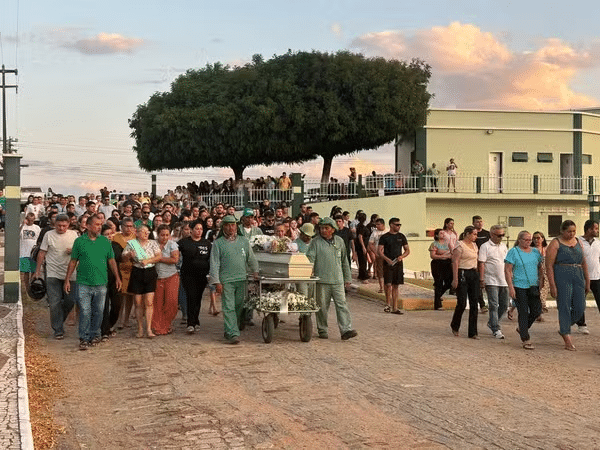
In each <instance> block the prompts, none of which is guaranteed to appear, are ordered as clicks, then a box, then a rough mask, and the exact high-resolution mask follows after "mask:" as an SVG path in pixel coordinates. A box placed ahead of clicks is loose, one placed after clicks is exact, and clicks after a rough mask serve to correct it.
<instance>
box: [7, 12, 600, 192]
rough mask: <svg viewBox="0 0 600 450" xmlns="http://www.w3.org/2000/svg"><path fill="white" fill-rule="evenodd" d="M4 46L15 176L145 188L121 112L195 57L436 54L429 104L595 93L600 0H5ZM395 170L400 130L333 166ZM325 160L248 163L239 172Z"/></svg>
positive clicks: (186, 176)
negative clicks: (395, 138) (394, 140)
mask: <svg viewBox="0 0 600 450" xmlns="http://www.w3.org/2000/svg"><path fill="white" fill-rule="evenodd" d="M1 5H2V14H1V15H0V58H1V60H2V64H4V65H5V66H6V68H7V69H14V68H17V69H18V71H19V74H18V76H16V77H15V76H14V75H12V74H7V75H6V80H7V84H15V83H16V84H18V86H19V88H18V93H17V92H15V90H14V89H8V90H7V91H6V98H7V108H6V113H7V119H8V125H7V127H8V132H7V134H8V136H11V137H15V138H17V139H18V140H19V143H18V151H19V153H20V154H22V155H23V159H22V164H23V165H25V166H26V167H23V169H22V173H21V184H22V185H23V186H41V187H42V188H43V189H47V188H48V187H51V188H52V189H53V190H54V191H55V192H60V193H74V194H77V195H79V194H82V193H85V192H96V191H98V189H100V188H101V187H103V186H107V187H108V188H109V189H111V190H113V189H116V190H117V191H123V192H130V191H143V190H150V174H148V173H147V172H144V171H142V170H141V169H139V166H138V163H137V159H136V156H135V152H134V151H133V149H132V147H133V145H134V141H133V140H132V139H131V138H130V133H131V129H130V128H129V125H128V119H130V118H131V116H132V114H133V113H134V112H135V110H136V107H137V106H138V105H140V104H143V103H145V102H146V101H147V100H148V99H149V97H150V96H151V95H152V94H153V93H155V92H164V91H168V90H169V89H170V83H171V82H172V81H173V80H174V79H175V78H176V77H177V76H179V75H181V74H183V73H185V71H186V70H187V69H193V68H202V67H204V66H205V65H206V64H212V63H215V62H222V63H224V64H230V65H241V64H244V63H246V62H249V61H250V60H251V58H252V55H254V54H261V55H263V56H264V57H265V58H266V59H268V58H270V57H271V56H273V55H275V54H277V55H279V54H282V53H285V52H287V51H288V49H291V50H294V51H304V50H306V51H311V50H313V49H314V50H319V51H327V52H335V51H338V50H350V51H353V52H360V53H363V54H365V55H367V56H383V57H386V58H390V59H392V58H394V59H401V60H405V61H410V60H411V59H412V58H420V59H423V60H425V61H426V62H427V63H428V64H430V65H431V67H432V78H431V83H430V86H429V91H430V92H432V93H433V94H434V98H433V99H432V101H431V106H432V107H440V108H467V109H468V108H475V109H525V110H564V109H570V108H581V107H592V106H599V105H600V83H598V82H597V80H598V78H599V76H600V32H599V31H598V26H597V18H598V17H600V2H591V1H579V0H573V1H571V2H552V1H550V2H548V1H544V2H541V1H538V0H525V1H521V2H515V1H488V0H479V1H476V2H475V1H472V0H470V1H464V0H454V1H440V0H437V1H427V0H425V1H422V2H401V1H398V0H395V1H388V0H371V1H369V2H365V1H355V0H305V1H303V2H281V1H271V0H269V1H264V0H263V1H258V2H249V1H242V0H238V1H231V0H221V1H219V2H213V1H211V2H208V1H204V0H195V1H187V0H186V1H182V0H171V1H169V2H159V1H155V0H144V1H143V2H142V1H138V0H127V1H122V0H121V1H114V0H105V1H103V2H97V1H90V0H62V1H60V2H55V1H48V0H29V1H28V0H2V3H1ZM351 166H355V167H356V168H357V170H358V172H359V173H368V172H371V171H372V170H375V171H377V172H378V173H388V172H393V170H394V155H393V152H392V147H391V146H389V145H388V146H385V147H384V148H382V149H377V150H372V151H365V152H359V153H356V154H354V155H347V156H341V157H338V158H336V159H335V160H334V162H333V167H332V176H334V177H338V178H340V179H342V178H344V179H345V178H346V177H347V174H348V172H349V171H348V168H349V167H351ZM282 171H287V172H288V173H290V172H294V171H300V172H303V173H307V177H311V178H319V177H320V173H321V161H319V160H316V161H314V162H310V163H306V164H304V165H302V166H270V167H250V168H248V169H246V171H245V172H244V175H245V176H249V177H253V178H254V177H258V176H264V175H269V174H270V175H279V174H280V173H281V172H282ZM230 176H233V172H232V171H231V170H230V169H227V168H209V169H204V170H189V171H163V172H159V173H158V174H157V179H158V189H157V192H158V194H159V195H162V194H163V193H165V192H166V190H167V189H170V188H174V187H175V186H176V185H179V184H185V183H186V182H188V181H192V180H196V181H203V180H205V179H208V180H209V181H210V180H212V179H215V180H217V181H219V182H221V181H222V180H223V179H225V178H228V177H230Z"/></svg>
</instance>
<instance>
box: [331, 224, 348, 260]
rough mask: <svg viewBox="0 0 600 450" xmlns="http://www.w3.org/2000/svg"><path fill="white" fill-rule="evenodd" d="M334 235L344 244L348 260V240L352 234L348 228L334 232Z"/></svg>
mask: <svg viewBox="0 0 600 450" xmlns="http://www.w3.org/2000/svg"><path fill="white" fill-rule="evenodd" d="M335 234H337V235H338V236H339V237H341V238H342V240H343V241H344V244H346V253H348V258H349V257H350V253H351V247H350V240H351V239H352V232H351V231H350V228H348V227H344V228H342V229H341V230H336V232H335Z"/></svg>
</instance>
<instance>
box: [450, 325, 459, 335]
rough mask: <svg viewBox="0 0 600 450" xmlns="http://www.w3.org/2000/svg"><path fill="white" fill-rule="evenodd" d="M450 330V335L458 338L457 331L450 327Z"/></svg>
mask: <svg viewBox="0 0 600 450" xmlns="http://www.w3.org/2000/svg"><path fill="white" fill-rule="evenodd" d="M450 329H451V330H452V334H453V335H454V336H456V337H458V330H455V329H454V328H452V327H450Z"/></svg>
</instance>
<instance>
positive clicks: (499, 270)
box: [20, 189, 600, 350]
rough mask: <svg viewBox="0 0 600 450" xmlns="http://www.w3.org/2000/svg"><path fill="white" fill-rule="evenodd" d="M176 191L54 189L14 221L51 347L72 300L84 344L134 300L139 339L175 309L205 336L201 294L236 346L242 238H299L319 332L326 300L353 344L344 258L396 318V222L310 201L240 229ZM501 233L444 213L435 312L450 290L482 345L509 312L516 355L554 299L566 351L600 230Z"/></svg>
mask: <svg viewBox="0 0 600 450" xmlns="http://www.w3.org/2000/svg"><path fill="white" fill-rule="evenodd" d="M175 191H178V190H177V189H175V190H174V191H169V192H168V193H167V195H165V197H163V198H162V199H156V198H151V196H148V195H147V193H143V194H137V195H136V194H130V195H129V196H128V198H123V199H120V200H119V201H118V203H117V204H112V203H111V202H110V198H109V196H108V195H107V194H108V191H104V190H103V191H102V192H101V194H100V196H95V195H90V196H82V197H79V199H78V202H77V203H75V202H74V200H75V199H74V197H72V196H58V195H57V196H56V198H55V197H51V198H49V199H47V200H45V201H44V200H43V199H42V198H41V197H35V198H32V199H31V201H30V202H28V203H27V205H26V206H25V208H24V212H23V214H24V220H23V224H22V227H21V261H20V264H21V267H20V270H21V276H22V286H24V290H23V293H22V294H23V296H26V295H27V289H26V287H27V286H29V285H30V283H31V280H32V279H40V278H44V277H45V280H46V289H47V296H48V302H49V306H50V316H51V317H50V322H51V325H52V328H53V331H54V336H55V337H56V338H57V339H62V337H63V336H64V325H63V324H64V322H65V320H66V319H67V317H68V316H69V315H70V314H71V315H72V314H73V313H72V309H73V306H74V305H77V306H78V307H79V308H78V309H79V310H78V314H79V336H80V347H81V349H86V348H88V347H89V346H94V345H97V344H98V343H99V342H102V341H105V340H108V339H109V338H110V337H111V336H113V335H114V334H116V332H117V331H118V330H119V329H123V328H124V327H127V326H128V325H129V318H130V315H131V311H132V309H133V308H134V306H135V317H136V322H137V323H136V325H137V333H136V335H137V336H138V337H147V338H153V337H155V336H156V335H165V334H170V333H172V332H173V323H174V321H175V317H176V315H177V313H178V311H179V310H180V311H181V315H182V321H183V323H184V324H185V325H186V331H187V332H188V333H190V334H193V333H195V332H198V331H199V330H200V329H201V328H200V321H199V313H200V308H201V302H202V296H203V294H204V291H205V290H206V289H207V287H208V291H209V297H210V306H209V308H208V310H209V313H210V314H212V315H215V316H216V315H219V314H221V312H222V314H223V316H224V335H225V338H226V339H227V341H228V342H231V343H237V342H239V328H240V326H243V325H244V324H246V323H248V324H251V323H252V316H251V314H245V315H244V314H243V313H242V310H243V296H244V295H245V286H246V285H245V283H246V282H247V275H246V274H247V272H248V271H249V272H251V273H255V274H256V273H257V272H258V268H257V263H256V260H255V259H254V257H253V251H252V250H251V249H250V247H249V239H250V238H252V237H253V236H256V235H259V234H264V235H268V236H277V237H279V238H284V237H285V238H287V239H289V240H290V241H294V242H295V243H296V244H297V247H298V249H299V251H301V252H303V253H306V254H307V256H308V257H309V260H311V262H313V264H314V270H315V275H317V276H319V278H320V280H321V281H320V282H319V283H318V285H317V289H316V297H317V301H318V304H319V305H321V310H320V312H319V313H317V329H318V333H319V337H322V338H326V337H328V325H327V310H328V308H329V303H330V301H331V300H333V301H334V305H335V307H336V311H337V313H338V315H337V317H338V326H339V329H340V334H341V336H342V339H349V338H351V337H354V336H356V331H355V330H353V329H352V325H351V319H350V312H349V310H348V307H347V303H346V300H345V294H344V292H345V291H344V287H347V284H348V283H349V282H350V266H351V263H352V262H353V261H354V262H355V263H356V265H357V267H358V280H359V281H360V282H362V283H369V282H370V279H371V278H373V280H374V282H377V283H378V284H379V292H380V293H385V297H386V302H387V304H386V306H385V308H384V311H385V312H388V313H391V314H398V315H401V314H403V311H402V309H401V308H399V298H398V288H399V285H400V284H403V283H404V268H403V260H404V259H405V258H407V257H409V255H410V247H409V243H408V240H407V238H406V236H405V235H404V234H402V233H401V232H400V228H401V223H400V220H399V219H398V218H396V217H392V218H390V219H388V220H387V222H386V220H385V219H384V218H382V217H379V215H377V214H372V215H371V216H370V218H369V220H367V215H366V213H365V212H364V211H360V210H359V211H357V212H356V214H355V216H354V218H353V219H352V218H351V217H350V213H349V212H348V211H343V210H342V209H341V208H339V207H337V206H336V207H334V208H332V210H331V212H330V215H329V216H328V217H320V216H319V214H317V213H316V212H313V211H312V208H311V207H310V206H309V205H306V204H303V205H301V211H300V213H299V214H297V215H295V216H294V217H291V216H290V214H289V206H288V204H287V203H286V202H281V203H277V204H275V205H273V204H271V202H270V200H269V199H268V198H265V199H263V201H262V202H260V204H259V205H257V206H256V207H250V208H245V209H244V210H243V212H242V214H241V217H240V219H239V221H238V219H236V217H235V213H236V211H235V208H234V207H233V206H232V205H227V204H223V203H220V202H217V203H216V204H214V205H211V206H210V207H209V206H208V205H206V203H205V202H203V201H202V200H201V198H200V199H198V198H197V199H196V200H185V199H182V198H177V196H175V198H173V196H174V195H175ZM171 193H172V194H173V195H171ZM504 237H505V231H504V228H503V227H502V226H500V225H494V226H492V227H491V228H490V230H489V231H487V230H485V229H484V228H483V219H482V218H481V217H480V216H474V217H473V221H472V225H469V226H467V227H466V228H465V229H464V231H463V232H462V233H460V235H459V233H458V232H457V231H455V229H454V220H453V219H452V218H447V219H446V220H445V221H444V225H443V227H442V228H439V229H436V230H435V232H434V236H433V238H434V241H433V242H432V244H431V246H430V248H429V252H430V256H431V272H432V275H433V278H434V308H435V309H436V310H441V309H443V298H442V297H443V295H444V294H445V293H446V292H447V291H450V292H453V293H456V295H457V306H456V308H455V310H454V314H453V318H452V322H451V329H452V332H453V334H454V335H456V336H458V335H459V330H460V324H461V319H462V316H463V314H464V311H465V310H466V305H467V302H468V303H469V320H468V337H470V338H473V339H478V338H479V333H478V330H477V316H478V313H479V312H482V313H485V312H488V313H489V319H488V323H487V325H488V327H489V329H490V331H491V333H492V334H493V336H494V337H496V338H498V339H503V338H504V335H503V333H502V329H501V320H502V318H503V316H504V315H505V314H506V315H507V317H508V319H511V320H512V318H513V314H514V312H513V311H514V309H515V308H516V309H517V311H518V332H519V334H520V337H521V340H522V341H523V347H524V348H526V349H532V348H533V344H532V342H531V339H530V335H529V329H530V328H531V326H532V325H533V323H535V321H536V320H537V321H543V320H544V319H543V313H546V312H547V309H546V306H545V301H546V298H547V295H548V293H550V294H551V295H552V296H553V297H555V298H556V299H557V305H558V313H559V322H560V334H561V336H562V338H563V340H564V343H565V348H567V349H569V350H573V349H574V348H575V347H574V345H573V342H572V340H571V336H570V334H571V326H572V325H573V324H575V323H576V324H577V325H578V329H579V331H581V332H582V333H587V332H588V331H587V326H586V323H585V315H584V307H585V295H586V293H587V291H589V290H590V288H591V290H592V292H593V293H594V295H595V297H596V300H597V302H598V305H599V308H600V243H599V242H598V240H597V237H598V224H597V223H595V222H591V221H588V222H586V224H585V226H584V234H583V236H581V237H577V236H576V228H575V224H574V223H573V222H571V221H566V222H564V223H563V225H562V228H561V235H560V236H559V237H558V238H556V239H554V240H553V241H552V242H550V243H549V244H548V243H547V242H546V239H545V237H544V235H543V234H542V233H541V232H539V231H538V232H535V233H533V235H531V234H530V233H529V232H527V231H522V232H521V233H519V236H518V239H517V241H516V242H515V245H514V247H512V248H511V249H510V250H509V249H508V248H507V246H506V244H505V243H504V242H503V239H504ZM328 244H331V245H329V246H328ZM340 257H341V259H340ZM44 272H45V273H44ZM590 279H591V282H590ZM590 286H591V287H590ZM484 291H485V293H486V296H487V299H488V305H487V306H486V305H485V302H484V297H485V296H484V295H483V292H484ZM219 295H220V296H221V309H222V311H220V310H219V307H218V297H219ZM71 320H73V319H71Z"/></svg>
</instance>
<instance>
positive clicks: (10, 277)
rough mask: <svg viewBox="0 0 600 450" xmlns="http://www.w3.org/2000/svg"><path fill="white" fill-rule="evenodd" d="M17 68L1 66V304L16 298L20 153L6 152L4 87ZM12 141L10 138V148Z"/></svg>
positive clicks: (18, 274)
mask: <svg viewBox="0 0 600 450" xmlns="http://www.w3.org/2000/svg"><path fill="white" fill-rule="evenodd" d="M7 73H14V74H15V75H17V69H13V70H7V69H6V68H5V67H4V64H3V65H2V85H1V86H0V87H1V88H2V159H3V166H4V182H5V196H6V222H5V231H4V299H2V301H3V302H4V303H17V302H18V301H19V292H20V289H19V282H20V273H19V225H20V224H19V220H20V218H21V217H20V216H21V214H20V212H21V168H20V163H21V155H17V154H13V153H10V152H9V147H8V145H9V139H8V136H7V135H6V89H10V88H15V90H16V89H17V85H16V84H15V85H7V84H6V74H7ZM12 142H13V140H12V139H11V140H10V145H11V147H12Z"/></svg>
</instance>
